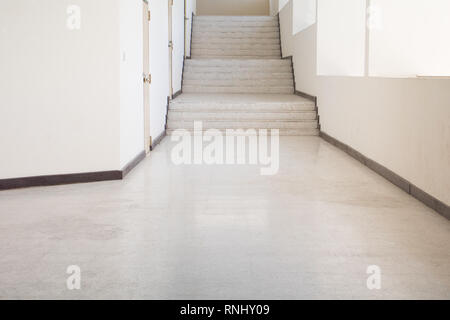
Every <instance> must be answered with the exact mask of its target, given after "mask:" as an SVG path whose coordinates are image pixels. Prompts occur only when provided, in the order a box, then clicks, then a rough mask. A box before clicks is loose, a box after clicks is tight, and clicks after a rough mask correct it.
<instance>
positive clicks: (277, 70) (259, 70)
mask: <svg viewBox="0 0 450 320" xmlns="http://www.w3.org/2000/svg"><path fill="white" fill-rule="evenodd" d="M184 71H185V73H186V74H188V73H189V74H192V73H197V74H201V75H205V76H206V75H214V74H248V73H250V74H254V73H264V74H266V75H270V74H272V73H288V74H289V73H290V74H291V76H292V69H291V68H287V67H283V68H280V67H278V68H277V67H274V68H264V69H263V68H245V69H244V68H223V67H212V68H198V67H194V68H191V67H185V68H184Z"/></svg>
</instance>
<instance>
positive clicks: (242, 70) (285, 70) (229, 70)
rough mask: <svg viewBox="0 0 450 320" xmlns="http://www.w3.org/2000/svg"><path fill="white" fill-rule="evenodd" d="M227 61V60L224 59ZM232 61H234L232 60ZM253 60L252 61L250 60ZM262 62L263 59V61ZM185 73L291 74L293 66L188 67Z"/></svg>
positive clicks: (185, 68)
mask: <svg viewBox="0 0 450 320" xmlns="http://www.w3.org/2000/svg"><path fill="white" fill-rule="evenodd" d="M223 60H226V59H223ZM230 60H232V59H230ZM249 60H252V59H249ZM261 60H262V59H261ZM184 72H185V73H201V74H218V73H257V72H260V73H268V74H270V73H291V74H292V67H291V66H283V67H276V66H261V67H259V68H258V67H257V66H254V67H239V66H235V67H232V66H229V67H227V66H222V67H220V66H212V67H203V66H187V65H185V67H184Z"/></svg>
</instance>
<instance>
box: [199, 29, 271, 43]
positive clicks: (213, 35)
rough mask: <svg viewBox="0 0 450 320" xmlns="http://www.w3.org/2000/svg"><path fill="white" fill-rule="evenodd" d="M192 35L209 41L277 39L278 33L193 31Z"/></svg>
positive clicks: (200, 39)
mask: <svg viewBox="0 0 450 320" xmlns="http://www.w3.org/2000/svg"><path fill="white" fill-rule="evenodd" d="M193 37H194V38H196V39H197V40H196V41H209V40H211V39H227V40H228V39H240V40H243V41H245V40H247V39H279V38H280V34H279V33H278V32H267V33H265V32H246V33H242V32H209V31H205V32H194V34H193Z"/></svg>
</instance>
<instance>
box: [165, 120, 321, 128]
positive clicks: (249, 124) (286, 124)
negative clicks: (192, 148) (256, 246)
mask: <svg viewBox="0 0 450 320" xmlns="http://www.w3.org/2000/svg"><path fill="white" fill-rule="evenodd" d="M167 125H168V128H169V129H172V130H173V129H194V121H177V120H169V121H168V122H167ZM202 127H203V129H205V130H208V129H219V130H220V129H251V128H255V129H317V122H316V121H279V122H277V121H203V122H202Z"/></svg>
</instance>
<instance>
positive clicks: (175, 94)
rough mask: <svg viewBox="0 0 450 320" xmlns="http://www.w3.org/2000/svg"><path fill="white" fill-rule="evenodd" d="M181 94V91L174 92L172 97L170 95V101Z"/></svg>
mask: <svg viewBox="0 0 450 320" xmlns="http://www.w3.org/2000/svg"><path fill="white" fill-rule="evenodd" d="M182 93H183V92H182V91H181V90H178V91H177V92H175V93H174V94H173V95H172V99H175V98H176V97H178V96H179V95H180V94H182Z"/></svg>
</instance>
